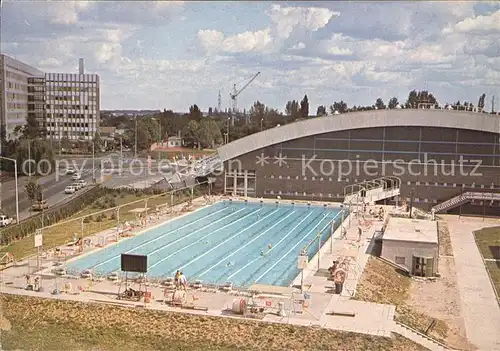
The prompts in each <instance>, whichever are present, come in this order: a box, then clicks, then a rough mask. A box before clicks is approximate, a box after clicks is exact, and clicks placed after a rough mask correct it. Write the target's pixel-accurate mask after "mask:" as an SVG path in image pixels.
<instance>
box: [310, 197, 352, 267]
mask: <svg viewBox="0 0 500 351" xmlns="http://www.w3.org/2000/svg"><path fill="white" fill-rule="evenodd" d="M348 216H349V209H348V208H347V207H344V208H342V209H341V210H340V211H339V213H337V214H336V215H335V217H334V218H333V219H332V220H331V221H330V222H329V223H328V224H327V225H326V226H325V227H324V228H322V229H321V230H320V231H319V232H318V234H317V235H316V236H315V237H314V238H312V239H311V240H310V241H309V243H307V244H306V245H305V246H304V248H303V249H302V251H301V252H300V254H301V255H303V256H307V262H308V265H309V263H310V262H311V261H312V260H313V259H314V258H315V256H316V259H317V265H318V269H319V268H320V267H321V253H320V250H321V248H322V247H323V245H324V244H325V243H326V241H327V240H328V239H331V242H330V245H331V250H330V251H332V250H333V234H334V233H335V231H336V230H337V228H339V226H340V225H341V223H342V222H343V221H344V220H345V219H347V217H348ZM341 235H342V233H341ZM332 252H333V251H332Z"/></svg>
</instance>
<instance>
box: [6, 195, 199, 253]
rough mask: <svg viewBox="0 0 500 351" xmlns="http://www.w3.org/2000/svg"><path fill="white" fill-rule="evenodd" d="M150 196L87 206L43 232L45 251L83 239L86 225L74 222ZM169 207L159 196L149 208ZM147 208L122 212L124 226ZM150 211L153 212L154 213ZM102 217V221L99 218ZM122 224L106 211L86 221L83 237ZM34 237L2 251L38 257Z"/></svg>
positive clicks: (167, 198) (107, 199) (103, 199)
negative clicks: (133, 211) (74, 236)
mask: <svg viewBox="0 0 500 351" xmlns="http://www.w3.org/2000/svg"><path fill="white" fill-rule="evenodd" d="M195 194H196V191H195ZM150 196H151V195H150V194H141V195H135V194H125V193H122V194H118V193H113V194H108V195H105V196H103V197H101V198H99V199H98V200H96V201H95V202H94V203H93V204H92V205H89V206H87V207H86V208H84V209H83V210H82V211H80V212H78V213H76V214H74V215H73V216H71V217H70V218H67V219H65V220H63V221H61V222H60V223H61V224H57V225H55V226H53V227H50V228H48V229H45V230H44V231H43V248H44V250H46V249H50V248H53V247H57V246H60V245H64V244H65V243H68V242H70V241H72V240H73V234H74V233H77V234H78V236H79V237H82V221H81V220H80V219H78V220H74V219H75V218H79V217H82V216H86V215H90V214H92V213H96V212H100V211H103V210H104V209H106V208H111V207H115V206H120V205H125V204H128V203H131V202H134V201H137V200H141V199H145V198H147V197H150ZM189 198H190V197H189V196H188V195H185V194H183V196H181V197H179V196H177V195H175V196H174V203H175V204H178V203H181V202H184V201H186V200H187V199H189ZM166 203H169V204H170V194H167V195H165V196H158V197H155V198H153V199H150V200H148V208H150V209H151V210H154V209H155V208H156V206H158V205H164V204H166ZM139 207H142V208H143V207H144V202H139V203H136V204H131V205H126V206H123V207H122V208H121V209H120V223H124V222H125V221H132V220H134V219H135V214H133V213H129V211H130V210H132V209H134V208H139ZM151 210H150V211H151ZM98 216H100V219H99V220H98V219H97V217H98ZM117 224H118V221H117V218H116V210H108V211H105V212H104V213H103V214H101V215H93V216H92V220H90V221H85V222H84V223H83V236H84V237H85V236H91V235H93V234H96V233H99V232H101V231H103V230H106V229H110V228H113V227H116V226H117ZM33 240H34V239H33V236H29V237H25V238H22V239H20V240H18V241H15V242H13V243H11V244H10V245H8V246H5V247H2V248H1V249H0V253H2V252H10V253H12V254H13V255H14V257H15V258H16V259H17V260H20V259H22V258H25V257H27V256H30V255H33V254H35V253H36V250H35V248H34V247H33Z"/></svg>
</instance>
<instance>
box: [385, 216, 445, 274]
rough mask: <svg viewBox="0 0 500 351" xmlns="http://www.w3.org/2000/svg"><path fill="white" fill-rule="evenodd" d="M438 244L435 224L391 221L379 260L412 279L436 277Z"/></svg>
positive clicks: (415, 220)
mask: <svg viewBox="0 0 500 351" xmlns="http://www.w3.org/2000/svg"><path fill="white" fill-rule="evenodd" d="M438 256H439V241H438V229H437V222H436V221H429V220H422V219H411V218H395V217H391V218H390V219H389V222H388V224H387V227H386V229H385V231H384V234H383V236H382V254H381V257H383V258H385V259H386V260H389V261H391V262H394V263H395V264H397V265H399V266H400V267H402V268H404V269H405V270H406V271H408V272H409V273H410V274H411V275H416V276H420V277H432V276H435V274H436V272H437V271H438Z"/></svg>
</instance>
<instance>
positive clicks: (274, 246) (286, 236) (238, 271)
mask: <svg viewBox="0 0 500 351" xmlns="http://www.w3.org/2000/svg"><path fill="white" fill-rule="evenodd" d="M311 214H312V212H310V213H309V214H308V215H307V216H306V218H304V219H303V220H301V221H300V222H299V224H297V225H296V226H295V227H294V228H293V229H292V230H290V231H289V232H288V234H287V235H285V236H284V237H283V238H282V239H281V240H280V241H278V242H277V243H276V245H273V247H272V248H271V249H269V250H268V251H267V253H269V252H271V251H272V250H274V249H275V248H276V247H277V246H279V244H280V243H282V242H283V240H285V239H286V238H288V236H290V234H292V232H293V231H294V230H295V229H296V228H297V227H298V226H299V225H300V224H301V223H302V222H304V221H305V220H306V219H307V217H309V216H310V215H311ZM322 220H323V219H322ZM261 258H262V256H259V257H257V258H255V259H253V260H252V261H250V262H248V263H247V264H246V265H244V266H243V267H241V268H240V269H238V270H237V271H236V272H234V273H233V274H231V275H230V276H229V277H227V279H226V281H229V279H231V278H232V277H234V276H235V275H236V274H238V273H240V272H241V271H242V270H244V269H245V268H247V267H248V266H250V265H251V264H253V263H254V262H255V261H257V260H259V259H261Z"/></svg>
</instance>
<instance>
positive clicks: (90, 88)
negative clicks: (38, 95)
mask: <svg viewBox="0 0 500 351" xmlns="http://www.w3.org/2000/svg"><path fill="white" fill-rule="evenodd" d="M46 90H47V91H54V92H56V91H58V92H61V91H62V92H79V93H82V92H83V93H96V92H97V86H94V85H92V86H86V87H75V86H66V87H64V86H63V87H56V86H52V85H48V86H47V87H46Z"/></svg>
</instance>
